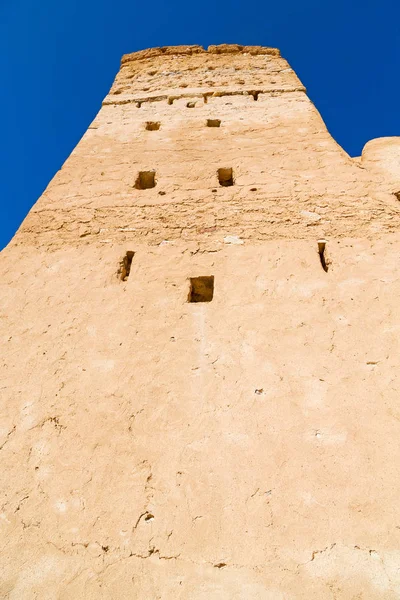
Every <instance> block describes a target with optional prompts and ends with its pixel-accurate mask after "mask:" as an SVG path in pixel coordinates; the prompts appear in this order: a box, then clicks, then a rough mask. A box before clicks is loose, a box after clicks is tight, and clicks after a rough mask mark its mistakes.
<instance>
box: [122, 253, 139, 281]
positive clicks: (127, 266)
mask: <svg viewBox="0 0 400 600" xmlns="http://www.w3.org/2000/svg"><path fill="white" fill-rule="evenodd" d="M134 256H135V253H134V252H133V251H132V250H128V251H127V253H126V254H125V256H124V258H123V259H122V261H121V263H120V266H119V271H118V273H119V276H120V279H121V280H122V281H126V280H127V279H128V277H129V273H130V272H131V265H132V259H133V257H134Z"/></svg>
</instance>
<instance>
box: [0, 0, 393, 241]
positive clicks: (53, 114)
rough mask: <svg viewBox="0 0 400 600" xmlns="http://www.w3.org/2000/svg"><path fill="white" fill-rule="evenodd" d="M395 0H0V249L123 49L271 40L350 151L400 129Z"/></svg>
mask: <svg viewBox="0 0 400 600" xmlns="http://www.w3.org/2000/svg"><path fill="white" fill-rule="evenodd" d="M399 24H400V2H399V0H303V1H300V0H273V1H272V0H249V1H244V0H231V1H230V2H227V1H226V0H219V1H214V2H212V1H210V0H201V1H199V0H177V1H176V0H153V1H152V2H146V1H143V0H142V1H139V0H134V1H132V0H96V1H94V0H64V1H60V0H0V73H1V83H2V85H1V94H0V114H1V115H2V123H1V147H2V153H1V161H0V165H1V178H0V194H1V195H0V198H1V202H0V210H1V219H0V248H2V247H3V246H4V245H5V244H7V243H8V241H9V240H10V238H11V237H12V235H13V234H14V232H15V231H16V229H17V228H18V226H19V225H20V223H21V221H22V220H23V218H24V217H25V215H26V213H27V212H28V210H29V209H30V207H31V206H32V205H33V204H34V202H35V201H36V199H37V198H38V197H39V196H40V194H41V193H42V191H43V189H44V188H45V187H46V185H47V183H48V182H49V180H50V179H51V178H52V177H53V175H54V173H55V172H56V171H57V170H58V169H59V168H60V166H61V165H62V163H63V162H64V160H65V159H66V158H67V156H68V155H69V153H70V152H71V150H72V149H73V148H74V146H75V145H76V143H77V142H78V141H79V139H80V137H81V136H82V134H83V133H84V131H85V130H86V128H87V126H88V124H89V123H90V121H91V120H92V119H93V117H94V116H95V114H96V112H97V111H98V110H99V107H100V104H101V101H102V99H103V97H104V96H105V95H106V93H107V91H108V89H109V87H110V85H111V83H112V80H113V78H114V76H115V74H116V71H117V69H118V66H119V60H120V57H121V55H122V54H124V53H127V52H132V51H134V50H139V49H142V48H147V47H150V46H165V45H174V44H201V45H204V46H207V45H209V44H219V43H224V42H227V43H229V42H230V43H239V44H260V45H265V46H276V47H278V48H280V49H281V52H282V55H283V56H284V57H285V58H286V59H287V60H288V61H289V62H290V64H291V66H292V67H293V68H294V69H295V70H296V71H297V74H298V75H299V76H300V79H301V80H302V81H303V83H304V84H305V85H306V87H307V89H308V95H309V96H310V97H311V99H312V100H313V101H314V103H315V104H316V106H317V108H318V109H319V111H320V112H321V114H322V117H323V118H324V120H325V122H326V124H327V126H328V128H329V130H330V132H331V133H332V135H333V136H334V137H335V138H336V140H337V141H338V142H339V143H340V144H341V145H342V146H343V147H344V148H345V149H346V150H347V152H349V154H350V155H352V156H357V155H359V154H360V152H361V149H362V147H363V145H364V144H365V142H366V141H368V140H369V139H371V138H374V137H379V136H385V135H400V35H399V34H400V25H399Z"/></svg>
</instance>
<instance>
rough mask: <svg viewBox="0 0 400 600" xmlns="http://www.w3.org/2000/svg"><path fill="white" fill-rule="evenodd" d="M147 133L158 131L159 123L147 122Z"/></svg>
mask: <svg viewBox="0 0 400 600" xmlns="http://www.w3.org/2000/svg"><path fill="white" fill-rule="evenodd" d="M146 129H147V131H158V130H159V129H160V122H159V121H147V123H146Z"/></svg>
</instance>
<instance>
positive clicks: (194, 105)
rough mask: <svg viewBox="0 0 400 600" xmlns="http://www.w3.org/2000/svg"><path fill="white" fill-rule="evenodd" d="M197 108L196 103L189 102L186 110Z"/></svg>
mask: <svg viewBox="0 0 400 600" xmlns="http://www.w3.org/2000/svg"><path fill="white" fill-rule="evenodd" d="M195 107H196V102H188V103H187V104H186V108H195Z"/></svg>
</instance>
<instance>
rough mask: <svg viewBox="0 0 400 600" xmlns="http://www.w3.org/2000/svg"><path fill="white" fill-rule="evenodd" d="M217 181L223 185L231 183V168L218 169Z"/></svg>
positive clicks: (226, 185)
mask: <svg viewBox="0 0 400 600" xmlns="http://www.w3.org/2000/svg"><path fill="white" fill-rule="evenodd" d="M218 181H219V185H222V186H223V187H229V186H230V185H233V170H232V169H231V168H230V167H229V168H222V169H218Z"/></svg>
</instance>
